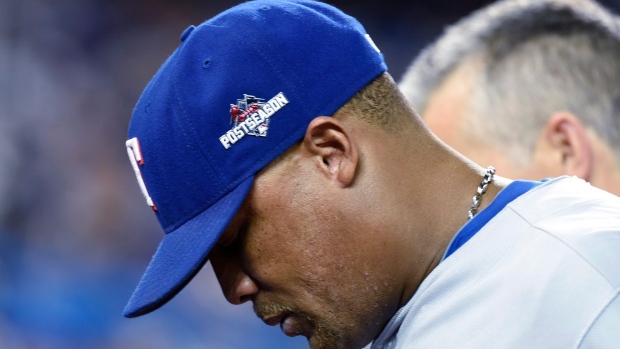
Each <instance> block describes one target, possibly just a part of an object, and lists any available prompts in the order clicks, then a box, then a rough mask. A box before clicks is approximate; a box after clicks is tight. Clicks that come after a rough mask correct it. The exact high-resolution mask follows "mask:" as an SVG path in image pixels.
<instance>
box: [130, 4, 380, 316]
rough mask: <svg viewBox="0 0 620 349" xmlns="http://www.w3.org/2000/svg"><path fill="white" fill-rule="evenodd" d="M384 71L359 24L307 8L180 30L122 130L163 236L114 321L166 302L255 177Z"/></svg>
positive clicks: (269, 10)
mask: <svg viewBox="0 0 620 349" xmlns="http://www.w3.org/2000/svg"><path fill="white" fill-rule="evenodd" d="M386 70H387V66H386V65H385V62H384V60H383V55H382V54H381V53H380V52H379V49H378V48H377V47H376V46H375V45H374V43H373V42H372V40H371V39H370V37H369V36H368V35H367V34H366V32H365V30H364V28H363V27H362V25H361V24H360V23H359V22H358V21H356V20H355V19H354V18H353V17H350V16H348V15H346V14H344V13H343V12H341V11H340V10H338V9H336V8H334V7H332V6H330V5H326V4H323V3H320V2H316V1H305V0H292V1H282V0H256V1H250V2H246V3H243V4H240V5H238V6H235V7H233V8H231V9H229V10H227V11H225V12H222V13H221V14H219V15H217V16H215V17H214V18H212V19H210V20H208V21H206V22H204V23H202V24H201V25H199V26H197V27H194V26H190V27H189V28H187V29H186V30H185V31H184V32H183V34H182V35H181V45H180V46H179V47H178V48H177V49H176V50H175V52H174V53H173V54H172V55H171V56H170V57H169V58H168V60H167V61H166V62H165V63H164V64H163V66H162V67H161V68H160V69H159V71H158V72H157V73H156V74H155V76H154V77H153V79H152V80H151V82H150V83H149V84H148V86H147V87H146V89H145V90H144V92H143V94H142V96H141V97H140V99H139V100H138V103H137V105H136V107H135V109H134V112H133V115H132V118H131V122H130V125H129V135H128V138H129V139H128V141H127V143H126V145H127V152H128V154H129V158H130V160H131V163H132V166H133V168H134V171H135V173H136V178H137V179H138V183H139V185H140V188H141V190H142V193H143V194H144V197H145V198H146V201H147V203H148V205H149V206H151V207H152V208H153V210H154V211H155V214H156V216H157V218H158V220H159V223H160V224H161V226H162V228H163V229H164V232H165V236H164V239H163V240H162V242H161V244H160V245H159V247H158V249H157V251H156V252H155V255H154V256H153V259H152V260H151V262H150V264H149V266H148V267H147V269H146V272H145V273H144V275H143V276H142V279H141V280H140V283H139V285H138V287H137V288H136V290H135V291H134V293H133V295H132V296H131V299H130V300H129V303H128V304H127V307H126V308H125V312H124V315H125V316H127V317H136V316H140V315H143V314H146V313H149V312H151V311H153V310H155V309H157V308H159V307H160V306H162V305H163V304H165V303H166V302H167V301H169V300H170V299H171V298H172V297H174V296H175V295H176V294H177V293H178V292H179V291H180V290H181V289H182V288H183V287H184V286H185V285H186V284H187V283H188V282H189V281H190V280H191V279H192V277H193V276H194V275H195V274H196V273H197V272H198V271H199V270H200V268H201V267H202V266H203V265H204V263H205V262H206V261H207V256H208V254H209V251H210V249H211V248H212V247H213V245H214V244H215V243H216V242H217V240H218V239H219V237H220V235H221V234H222V232H223V231H224V230H225V229H226V227H227V226H228V224H229V223H230V221H231V220H232V218H233V216H234V215H235V213H236V212H237V210H238V209H239V207H240V206H241V204H242V203H243V201H244V200H245V197H246V195H247V194H248V192H249V191H250V189H251V187H252V184H253V182H254V176H255V174H256V173H257V172H258V171H260V170H261V169H262V168H263V167H265V166H266V165H267V164H269V163H270V162H271V161H273V160H274V159H275V158H277V157H278V156H279V155H280V154H282V153H283V152H285V151H286V150H287V149H288V148H289V147H291V146H292V145H294V144H295V143H297V142H299V141H300V140H301V139H302V138H303V135H304V133H305V131H306V128H307V126H308V124H309V123H310V121H311V120H312V119H314V118H315V117H317V116H321V115H327V116H329V115H333V114H334V113H335V112H336V111H337V110H338V109H339V108H340V107H341V106H342V105H343V104H345V103H346V102H347V101H348V100H349V99H350V98H351V97H353V95H355V93H357V92H358V91H359V90H360V89H362V88H363V87H364V86H365V85H367V84H368V83H369V82H371V81H372V80H373V79H374V78H376V77H377V76H378V75H380V74H381V73H383V72H384V71H386Z"/></svg>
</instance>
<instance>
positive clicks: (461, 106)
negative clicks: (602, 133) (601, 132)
mask: <svg viewBox="0 0 620 349" xmlns="http://www.w3.org/2000/svg"><path fill="white" fill-rule="evenodd" d="M476 70H477V65H476V64H475V63H472V62H469V61H466V62H464V63H463V64H461V66H460V67H458V68H457V69H455V71H454V72H452V73H451V74H450V75H449V76H448V77H447V78H446V80H445V81H444V82H443V83H442V84H441V85H440V86H439V87H438V88H437V89H436V90H435V92H434V93H433V94H432V95H431V97H430V98H429V101H428V103H427V107H426V109H425V110H424V111H423V113H422V115H423V118H424V121H425V123H426V124H427V125H428V127H429V128H430V129H431V130H432V131H433V132H434V133H435V134H436V135H437V136H438V137H439V138H441V140H443V141H444V142H445V143H446V144H448V145H449V146H450V147H452V148H454V149H455V150H457V151H458V152H459V153H461V154H463V155H464V156H465V157H467V158H469V159H471V160H473V161H474V162H475V163H478V164H481V165H492V166H493V167H495V168H496V169H497V173H498V174H501V175H503V176H506V177H509V178H520V179H531V180H541V179H543V178H548V177H558V176H562V175H571V176H577V177H580V178H582V179H584V180H586V181H588V182H590V183H591V184H592V185H594V186H596V187H599V188H601V189H603V190H606V191H609V192H611V193H613V194H615V195H620V165H619V164H618V162H617V160H616V157H615V156H614V154H613V152H612V150H611V148H610V147H609V146H608V145H607V144H605V142H603V141H602V140H601V138H600V137H599V136H598V134H597V133H596V132H594V131H593V130H591V129H588V128H586V127H585V126H584V125H583V124H582V123H581V121H580V120H579V117H578V116H576V115H574V114H571V113H569V112H566V111H563V110H558V111H556V112H553V113H551V114H550V115H549V119H548V121H547V123H546V125H545V127H544V128H543V129H542V130H540V131H539V136H538V140H537V143H536V146H535V148H534V151H533V153H532V156H531V157H530V159H528V161H527V163H526V164H523V163H522V162H521V161H517V160H515V159H512V158H511V157H510V156H509V155H508V154H507V152H506V151H505V149H506V148H503V147H501V146H498V145H497V144H498V142H497V141H496V140H493V139H492V137H484V138H481V137H478V136H474V135H473V134H472V132H470V131H469V129H471V127H472V126H470V125H469V123H468V121H469V120H468V115H469V114H468V113H469V111H470V110H471V103H472V92H471V91H473V88H474V84H473V83H472V80H473V77H474V76H475V74H476Z"/></svg>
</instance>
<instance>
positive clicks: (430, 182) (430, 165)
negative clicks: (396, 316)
mask: <svg viewBox="0 0 620 349" xmlns="http://www.w3.org/2000/svg"><path fill="white" fill-rule="evenodd" d="M427 136H428V139H427V140H426V141H422V140H420V139H418V140H416V141H415V143H416V144H417V146H416V145H414V144H411V145H410V146H409V145H408V146H406V147H407V148H408V149H413V150H412V151H411V153H409V154H405V156H403V157H402V158H401V159H399V162H400V164H401V166H398V167H396V168H397V173H396V174H395V176H396V177H398V178H404V179H405V182H404V183H403V182H402V181H401V182H400V183H399V188H393V190H401V192H402V191H403V189H405V188H406V189H407V191H406V192H403V195H401V196H399V200H400V202H399V203H397V204H396V207H401V208H402V209H403V210H405V211H406V212H403V213H402V217H407V218H406V225H404V227H406V228H404V229H403V230H402V232H403V236H402V237H401V238H402V239H403V241H402V242H403V243H402V244H401V245H400V246H402V251H401V253H402V254H401V256H402V258H401V260H402V263H403V265H404V266H405V268H403V269H404V270H407V271H408V273H407V274H405V275H403V276H404V281H405V285H404V287H403V293H402V297H401V300H400V306H402V305H404V304H405V303H406V302H407V301H408V300H409V299H410V298H411V297H412V296H413V294H414V293H415V291H416V290H417V289H418V287H419V285H420V283H421V282H422V281H423V280H424V279H425V278H426V277H427V276H428V274H430V273H431V272H432V271H433V269H434V268H435V267H436V266H437V265H438V264H439V262H440V261H441V258H442V257H443V255H444V253H445V251H446V249H447V248H448V244H449V243H450V241H451V240H452V238H453V236H454V234H456V232H457V231H458V230H459V229H460V228H461V227H462V226H463V225H464V224H465V223H467V220H468V218H467V215H468V211H469V209H470V208H471V204H472V198H473V196H474V195H475V194H476V190H477V188H478V186H479V185H480V182H481V181H482V179H483V176H484V174H485V172H486V168H483V167H480V166H478V165H476V164H474V163H472V162H471V161H469V160H467V159H465V158H464V157H462V156H461V155H460V154H458V153H456V152H454V151H453V150H452V149H450V148H448V147H447V146H446V145H444V144H443V143H442V142H440V141H438V140H437V139H436V138H435V137H434V136H432V135H430V134H428V135H427ZM422 144H424V145H423V146H422ZM403 164H407V165H405V166H403ZM419 164H424V166H419ZM483 165H484V166H485V167H486V166H487V165H492V164H483ZM394 182H396V181H394ZM509 182H510V181H508V180H506V179H503V178H501V177H495V179H494V181H493V182H492V183H491V184H489V186H488V188H487V191H486V193H485V194H484V195H483V196H482V198H481V201H480V206H479V208H478V212H480V211H482V210H484V209H485V208H486V207H487V206H488V205H489V204H490V203H491V202H492V201H493V199H494V198H495V196H496V195H497V194H498V193H499V191H500V190H501V189H503V188H504V187H505V186H506V185H507V184H508V183H509Z"/></svg>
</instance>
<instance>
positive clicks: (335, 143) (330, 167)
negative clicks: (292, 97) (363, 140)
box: [302, 116, 358, 187]
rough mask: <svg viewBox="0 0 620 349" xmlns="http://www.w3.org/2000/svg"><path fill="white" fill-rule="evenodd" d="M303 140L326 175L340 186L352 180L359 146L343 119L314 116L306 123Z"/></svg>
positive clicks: (356, 164)
mask: <svg viewBox="0 0 620 349" xmlns="http://www.w3.org/2000/svg"><path fill="white" fill-rule="evenodd" d="M302 143H303V146H304V148H306V150H307V151H308V152H309V153H310V154H311V155H312V156H313V157H315V159H316V164H317V166H318V168H319V169H320V170H321V171H322V172H323V173H324V174H325V175H326V176H327V177H328V178H330V179H331V180H333V181H334V182H335V183H337V184H338V185H340V186H342V187H347V186H349V185H351V184H352V183H353V180H354V178H355V172H356V170H357V166H358V149H357V145H356V144H355V142H354V139H353V135H352V134H351V133H350V132H349V130H348V129H347V127H346V126H345V125H344V124H343V123H342V122H340V121H338V120H336V119H334V118H332V117H328V116H319V117H317V118H315V119H314V120H312V121H311V122H310V124H309V125H308V128H307V129H306V134H305V136H304V139H303V142H302Z"/></svg>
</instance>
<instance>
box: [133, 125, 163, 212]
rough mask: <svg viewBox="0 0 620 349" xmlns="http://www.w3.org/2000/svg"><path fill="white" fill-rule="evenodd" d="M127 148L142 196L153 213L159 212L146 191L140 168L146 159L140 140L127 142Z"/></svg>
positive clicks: (135, 139)
mask: <svg viewBox="0 0 620 349" xmlns="http://www.w3.org/2000/svg"><path fill="white" fill-rule="evenodd" d="M125 146H127V154H128V155H129V161H131V167H133V171H134V172H135V173H136V178H137V179H138V185H140V190H142V195H144V198H145V199H146V203H147V205H149V206H151V207H152V208H153V211H157V206H155V203H154V202H153V200H152V199H151V196H150V195H149V192H148V190H146V184H144V179H143V178H142V172H140V166H141V165H144V159H143V158H142V151H141V150H140V142H139V141H138V138H136V137H134V138H132V139H130V140H128V141H127V142H125Z"/></svg>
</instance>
